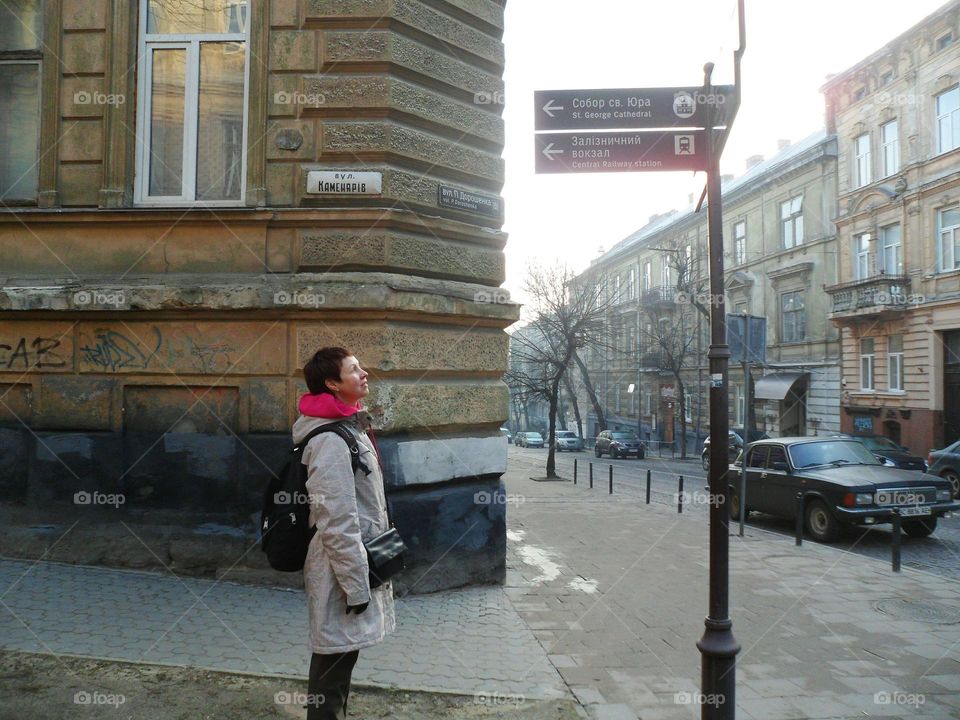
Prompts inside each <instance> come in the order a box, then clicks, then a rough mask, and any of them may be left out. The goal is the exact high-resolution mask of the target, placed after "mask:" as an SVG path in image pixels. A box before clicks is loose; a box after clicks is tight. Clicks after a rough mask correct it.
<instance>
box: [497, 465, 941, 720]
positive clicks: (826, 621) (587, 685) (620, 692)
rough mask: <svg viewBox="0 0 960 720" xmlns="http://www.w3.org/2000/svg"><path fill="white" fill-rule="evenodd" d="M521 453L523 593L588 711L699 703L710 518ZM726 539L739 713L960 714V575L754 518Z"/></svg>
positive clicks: (517, 471)
mask: <svg viewBox="0 0 960 720" xmlns="http://www.w3.org/2000/svg"><path fill="white" fill-rule="evenodd" d="M522 453H523V451H519V452H518V451H513V450H511V463H510V468H511V469H510V472H508V474H507V477H506V486H507V487H506V489H507V493H508V498H510V499H511V500H512V502H511V504H510V505H509V508H508V528H509V529H508V537H509V539H510V542H509V544H508V548H509V559H508V563H509V564H508V588H507V592H508V593H509V594H510V597H511V598H512V600H513V603H514V606H515V607H516V608H517V610H518V611H519V612H520V614H521V615H522V616H523V617H524V619H525V620H526V621H527V623H528V625H529V626H530V627H531V628H532V629H533V630H534V632H535V634H536V635H537V637H538V638H539V639H540V641H541V643H543V645H544V648H545V649H546V650H547V651H548V652H549V653H550V659H551V661H552V662H553V663H554V665H555V666H556V667H557V669H558V670H559V672H560V674H561V676H562V677H563V679H564V680H565V681H566V682H567V684H568V685H569V686H570V687H571V689H572V690H573V692H574V693H575V694H576V696H577V697H578V698H579V699H580V700H581V702H583V703H584V705H585V706H586V707H587V709H588V710H589V711H590V713H591V715H592V716H593V717H596V718H636V717H640V718H642V719H643V720H661V719H666V718H694V717H699V716H700V709H701V708H700V707H698V705H697V700H704V699H705V698H702V697H699V698H698V695H697V693H698V691H699V690H700V667H701V662H700V661H701V658H700V654H699V652H698V650H697V648H696V645H695V643H696V641H697V640H698V639H699V638H700V636H701V635H702V633H703V617H704V615H705V614H706V611H707V578H708V544H707V526H706V523H705V522H704V518H703V516H702V515H700V514H698V513H684V514H683V515H677V513H676V510H675V508H671V507H669V506H667V505H662V504H652V505H650V506H647V505H645V504H643V503H642V502H638V501H635V500H633V501H631V500H629V499H624V498H622V497H620V498H618V497H617V496H616V495H614V496H612V497H611V496H609V495H607V494H606V490H605V489H604V490H603V491H598V489H597V488H595V490H594V493H592V494H591V493H589V491H586V490H585V489H584V488H583V487H574V486H573V485H572V484H570V483H566V482H561V483H557V482H540V483H538V482H532V481H531V480H529V479H528V478H529V476H531V475H542V465H541V461H542V456H541V458H538V459H537V460H536V461H535V462H533V463H527V462H525V461H524V458H523V456H522ZM730 540H731V544H730V548H731V561H730V569H731V596H730V597H731V616H732V618H733V621H734V634H735V636H736V638H737V640H738V641H739V642H740V644H741V647H742V649H741V651H740V654H739V656H738V658H737V670H736V672H737V696H736V700H735V702H736V706H737V717H738V718H748V719H749V718H755V719H756V720H779V719H789V718H817V719H826V718H862V717H894V718H916V717H924V718H960V583H957V582H956V581H953V580H950V579H947V578H943V577H938V576H936V575H933V574H930V573H926V572H921V571H917V570H912V569H909V568H908V569H904V571H903V572H902V573H900V574H893V573H892V572H891V571H890V567H889V564H888V563H886V562H880V561H878V560H873V559H870V558H864V557H861V556H858V555H854V554H851V553H849V552H844V551H842V550H839V549H837V548H833V547H829V546H824V545H818V544H815V543H810V542H807V543H804V545H803V547H801V548H797V547H795V546H794V544H793V541H792V539H791V538H787V537H783V536H780V535H776V534H772V533H769V532H767V531H764V530H762V529H759V528H755V527H751V526H748V528H747V531H746V537H744V538H743V539H740V538H737V537H735V536H734V537H731V539H730ZM716 700H717V701H718V702H719V701H720V699H716ZM724 700H725V699H724Z"/></svg>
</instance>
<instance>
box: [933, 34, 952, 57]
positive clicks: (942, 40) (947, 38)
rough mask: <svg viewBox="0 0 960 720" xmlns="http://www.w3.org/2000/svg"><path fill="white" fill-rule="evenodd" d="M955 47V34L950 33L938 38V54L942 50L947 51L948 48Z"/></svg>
mask: <svg viewBox="0 0 960 720" xmlns="http://www.w3.org/2000/svg"><path fill="white" fill-rule="evenodd" d="M951 45H953V33H952V32H948V33H946V34H945V35H941V36H940V37H938V38H937V52H940V51H941V50H946V49H947V48H948V47H950V46H951Z"/></svg>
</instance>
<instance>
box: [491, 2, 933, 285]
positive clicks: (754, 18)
mask: <svg viewBox="0 0 960 720" xmlns="http://www.w3.org/2000/svg"><path fill="white" fill-rule="evenodd" d="M942 5H944V2H942V1H941V0H911V1H910V2H896V3H894V2H889V3H882V4H878V3H876V2H871V1H868V0H807V2H804V3H795V2H787V0H747V2H746V6H747V8H746V21H747V48H746V53H745V54H744V59H743V65H742V73H743V102H742V105H741V108H740V113H739V116H738V117H737V120H736V123H735V125H734V130H733V132H732V134H731V136H730V139H729V141H728V143H727V147H726V150H725V152H724V156H723V158H722V160H721V172H722V173H724V174H727V173H730V174H734V175H737V176H739V175H741V174H742V173H743V172H744V169H745V160H746V158H747V157H749V156H751V155H764V156H765V157H770V156H771V155H773V154H774V153H775V152H776V148H777V140H778V139H780V138H785V139H789V140H792V141H796V140H800V139H802V138H804V137H806V136H807V135H810V134H811V133H813V132H816V131H817V130H818V129H820V128H822V127H823V124H824V105H823V96H822V94H821V93H820V87H821V86H822V85H823V83H824V81H825V80H826V77H827V75H828V74H831V73H837V72H841V71H843V70H845V69H847V68H848V67H850V66H851V65H854V64H855V63H857V62H859V61H860V60H862V59H863V58H865V57H866V56H868V55H869V54H871V53H872V52H874V51H876V50H878V49H880V48H881V47H882V46H883V45H885V44H886V43H887V42H889V41H890V40H892V39H893V38H894V37H896V36H897V35H899V34H900V33H901V32H903V31H905V30H906V29H908V28H909V27H910V26H912V25H914V24H915V23H917V22H918V21H920V20H922V19H923V18H924V17H926V16H927V15H929V14H930V13H932V12H934V11H935V10H936V9H937V8H939V7H941V6H942ZM736 6H737V3H736V0H684V2H660V0H590V1H589V2H586V1H585V0H510V1H509V2H508V3H507V6H506V31H505V33H504V42H505V43H506V57H507V68H506V73H505V80H506V106H505V108H504V119H505V121H506V138H507V142H506V150H505V152H504V157H505V160H506V168H507V170H506V173H507V174H506V184H505V186H504V190H503V195H504V197H505V202H506V223H505V226H504V229H505V230H506V231H507V232H508V233H509V234H510V239H509V242H508V244H507V247H506V256H507V281H506V283H505V286H506V287H507V288H508V289H509V290H510V291H511V294H512V296H513V297H514V298H515V299H518V300H520V301H521V302H522V301H523V300H524V297H523V293H522V290H521V288H522V285H523V278H524V275H525V273H526V268H527V265H528V263H529V261H530V260H531V259H534V260H537V261H541V262H552V261H554V260H556V259H562V260H563V261H565V262H566V263H568V264H569V265H570V266H571V267H572V268H574V269H575V270H578V271H579V270H582V269H584V268H585V267H587V266H588V265H589V263H590V260H591V259H593V258H595V257H597V249H598V248H599V247H601V246H602V247H604V248H608V249H609V248H610V247H612V246H613V245H614V244H615V243H617V242H618V241H620V240H622V239H623V238H624V237H626V236H627V235H629V234H630V233H631V232H633V231H634V230H636V229H638V228H640V227H641V226H643V225H644V224H645V223H646V222H647V219H648V218H649V216H650V215H653V214H655V213H661V212H666V211H668V210H671V209H674V208H682V207H686V206H687V200H688V196H689V195H690V194H691V193H695V194H696V195H697V197H699V194H700V192H701V191H702V189H703V185H704V180H705V178H704V176H703V175H702V174H697V175H694V174H692V173H664V172H648V173H591V174H579V175H574V174H567V175H536V174H535V173H534V170H533V167H534V166H533V162H534V144H533V136H534V129H533V128H534V115H533V93H534V91H535V90H556V89H564V88H571V89H573V88H616V87H623V88H642V87H659V86H666V87H672V86H695V85H700V84H702V82H703V65H704V63H706V62H714V63H716V70H715V71H714V82H715V83H718V84H722V83H732V82H733V51H734V50H735V49H736V47H737V27H736Z"/></svg>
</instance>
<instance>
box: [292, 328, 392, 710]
mask: <svg viewBox="0 0 960 720" xmlns="http://www.w3.org/2000/svg"><path fill="white" fill-rule="evenodd" d="M303 377H304V379H305V380H306V381H307V388H308V389H309V390H310V392H309V393H308V394H306V395H304V396H302V397H301V398H300V403H299V409H300V417H299V418H298V419H297V421H296V422H295V423H294V425H293V441H294V443H297V442H300V441H301V440H303V438H305V437H306V436H307V435H309V434H310V432H311V431H313V430H314V429H316V428H318V427H320V426H321V425H325V424H328V423H333V422H342V423H344V424H346V425H348V426H350V427H351V428H352V429H353V430H354V431H355V434H356V435H357V439H358V443H357V444H358V447H359V449H360V457H359V460H360V463H359V467H358V470H357V472H356V474H354V472H353V466H352V465H351V462H350V450H349V449H348V447H347V444H346V442H344V440H343V438H341V437H340V436H339V435H337V434H336V433H333V432H325V433H321V434H319V435H317V436H316V437H315V438H313V439H312V440H311V441H310V442H309V443H308V444H307V447H306V448H305V449H304V452H303V463H304V464H305V465H306V466H307V468H308V471H307V492H308V494H309V498H310V523H311V525H316V527H317V533H316V535H314V537H313V540H312V541H311V542H310V548H309V550H308V551H307V559H306V563H305V564H304V568H303V577H304V583H305V585H306V590H307V599H308V602H309V615H310V649H311V651H312V653H313V655H312V657H311V659H310V681H309V690H308V696H309V697H308V704H307V720H334V719H337V720H342V719H343V718H345V717H346V714H347V697H348V695H349V694H350V676H351V674H352V672H353V667H354V665H355V664H356V662H357V657H358V655H359V650H360V649H361V648H365V647H370V646H371V645H375V644H377V643H378V642H380V641H381V640H383V638H384V637H385V636H386V634H387V633H388V632H392V631H393V629H394V627H395V620H394V614H393V588H392V585H391V583H389V582H387V583H384V584H383V585H381V586H380V587H378V588H376V589H374V590H373V591H371V590H370V580H369V569H368V566H367V555H366V551H365V550H364V547H363V541H364V540H369V539H371V538H373V537H376V536H377V535H379V534H381V533H383V532H385V531H386V530H387V529H388V528H389V522H388V520H387V503H386V497H385V495H384V490H383V474H382V472H381V468H380V461H379V457H378V456H377V451H376V445H375V444H374V442H373V440H372V437H371V435H368V434H367V430H368V429H369V416H368V415H367V413H366V412H365V411H363V410H362V409H361V407H360V401H361V399H363V398H364V397H366V395H367V394H368V393H369V391H370V390H369V388H368V386H367V373H366V372H364V370H363V368H361V367H360V363H359V362H358V361H357V359H356V358H355V357H354V356H353V354H352V353H351V352H350V351H348V350H345V349H344V348H341V347H328V348H323V349H321V350H318V351H317V352H316V353H315V354H314V355H313V357H312V358H310V361H309V362H308V363H307V364H306V366H305V367H304V368H303ZM367 471H369V472H367Z"/></svg>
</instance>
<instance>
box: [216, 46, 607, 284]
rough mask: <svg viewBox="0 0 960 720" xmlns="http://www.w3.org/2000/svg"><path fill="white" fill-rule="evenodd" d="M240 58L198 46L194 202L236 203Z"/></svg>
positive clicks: (233, 50)
mask: <svg viewBox="0 0 960 720" xmlns="http://www.w3.org/2000/svg"><path fill="white" fill-rule="evenodd" d="M244 58H245V55H244V45H243V43H201V44H200V121H199V123H198V125H197V200H239V199H240V188H241V185H242V178H241V171H242V169H243V78H244V75H243V66H244ZM617 280H618V282H619V278H617Z"/></svg>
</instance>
